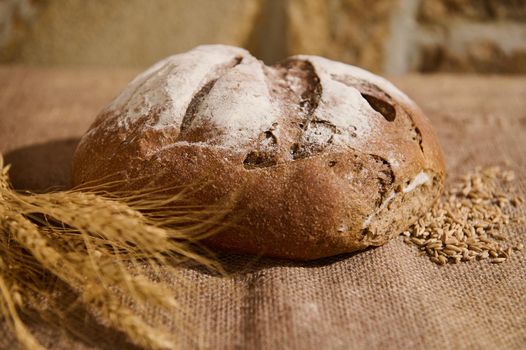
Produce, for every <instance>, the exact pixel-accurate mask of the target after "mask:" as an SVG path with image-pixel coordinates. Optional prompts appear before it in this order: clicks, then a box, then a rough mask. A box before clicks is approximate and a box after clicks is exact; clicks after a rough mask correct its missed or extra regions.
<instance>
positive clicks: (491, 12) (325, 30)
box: [0, 0, 526, 74]
mask: <svg viewBox="0 0 526 350" xmlns="http://www.w3.org/2000/svg"><path fill="white" fill-rule="evenodd" d="M203 43H225V44H232V45H238V46H243V47H246V48H248V49H249V50H250V51H252V52H253V53H254V54H256V55H258V56H259V57H260V58H262V59H263V60H265V61H266V62H267V63H273V62H275V61H278V60H280V59H282V58H284V57H286V56H288V55H290V54H296V53H308V54H317V55H323V56H327V57H330V58H333V59H337V60H341V61H345V62H348V63H352V64H356V65H359V66H362V67H365V68H367V69H370V70H373V71H375V72H379V73H388V74H402V73H406V72H414V71H417V72H439V71H449V72H482V73H511V74H524V73H526V0H374V1H373V0H151V1H149V0H111V1H105V0H90V1H86V0H0V61H1V62H12V63H26V64H33V65H34V64H36V65H104V66H129V67H143V66H147V65H150V64H152V63H153V62H155V61H157V60H159V59H161V58H162V57H165V56H168V55H170V54H173V53H177V52H181V51H185V50H188V49H190V48H191V47H193V46H195V45H199V44H203Z"/></svg>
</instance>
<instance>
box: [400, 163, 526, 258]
mask: <svg viewBox="0 0 526 350" xmlns="http://www.w3.org/2000/svg"><path fill="white" fill-rule="evenodd" d="M514 179H515V175H514V173H513V172H511V171H503V170H501V169H500V168H498V167H492V168H488V169H477V170H475V172H473V173H469V174H466V175H465V176H463V177H462V178H461V180H460V181H459V182H458V183H456V184H454V185H453V186H452V187H451V188H450V189H449V190H448V191H446V192H445V193H444V195H443V197H442V198H441V199H440V200H439V201H438V202H437V203H436V204H435V206H434V207H433V208H432V210H431V211H430V212H428V213H426V214H425V215H424V216H423V217H421V218H420V219H419V220H417V222H416V223H415V224H413V226H411V227H410V229H409V230H407V231H405V232H404V233H403V235H404V237H405V238H404V242H406V243H410V244H411V243H412V244H415V245H417V246H418V247H420V249H422V250H423V251H425V252H426V254H427V255H428V256H429V258H430V259H431V260H432V261H433V262H435V263H437V264H440V265H445V264H446V263H448V262H449V263H458V262H460V261H472V260H473V259H475V258H478V259H479V260H484V259H489V261H490V262H492V263H501V262H503V261H505V260H506V259H508V258H509V257H510V256H511V251H512V247H511V246H510V245H509V244H506V242H507V237H506V236H505V235H504V234H502V233H501V230H502V228H503V227H504V226H506V225H508V224H509V223H510V222H519V221H520V220H518V219H517V218H511V217H510V215H509V214H508V213H507V212H508V211H510V210H511V207H517V206H518V205H520V204H521V203H522V202H523V200H522V197H513V198H512V197H511V195H510V194H509V193H511V192H512V191H511V190H508V192H506V193H505V192H502V191H501V190H499V189H498V185H499V183H509V182H512V181H513V180H514ZM523 247H524V246H523V245H522V244H519V245H517V246H516V247H515V250H517V251H520V250H522V249H523Z"/></svg>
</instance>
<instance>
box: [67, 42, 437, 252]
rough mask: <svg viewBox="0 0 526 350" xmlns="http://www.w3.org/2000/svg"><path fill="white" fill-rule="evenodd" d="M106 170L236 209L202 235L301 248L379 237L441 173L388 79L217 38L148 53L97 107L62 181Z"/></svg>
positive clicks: (412, 113)
mask: <svg viewBox="0 0 526 350" xmlns="http://www.w3.org/2000/svg"><path fill="white" fill-rule="evenodd" d="M112 174H117V175H116V176H118V178H119V179H131V178H136V177H141V178H144V179H148V184H147V185H148V186H157V187H158V186H166V187H170V188H171V187H173V186H191V185H194V184H199V186H198V187H196V189H195V190H194V191H192V192H191V193H192V194H191V197H192V200H194V201H196V202H198V203H200V204H204V205H217V204H219V205H224V206H227V207H228V208H230V209H231V214H229V216H228V217H227V218H226V220H227V221H228V220H229V219H231V220H232V222H234V223H235V224H233V225H231V226H229V227H228V229H225V230H223V231H222V232H220V233H218V234H216V235H214V236H211V237H210V238H208V239H207V243H208V244H209V245H211V246H213V247H218V248H222V249H226V250H230V251H236V252H248V253H255V254H260V255H266V256H274V257H284V258H291V259H301V260H307V259H315V258H320V257H325V256H331V255H335V254H340V253H346V252H352V251H355V250H359V249H363V248H366V247H368V246H377V245H382V244H384V243H386V242H387V241H388V240H389V239H390V238H392V237H394V236H395V235H397V234H399V233H400V232H401V231H402V230H404V229H406V228H407V227H408V226H409V225H410V224H412V223H413V222H414V221H415V220H417V218H418V217H419V216H420V215H422V214H423V213H425V212H426V211H427V210H429V208H430V207H431V206H432V204H433V202H434V201H435V200H436V199H437V198H438V196H439V195H440V193H441V191H442V188H443V184H444V178H445V171H444V163H443V157H442V153H441V150H440V146H439V144H438V142H437V138H436V136H435V134H434V132H433V130H432V128H431V126H430V123H429V121H428V120H427V118H426V117H425V116H424V115H423V113H422V112H421V110H420V109H419V108H418V107H417V106H416V105H415V103H414V102H412V101H411V100H410V99H409V98H408V97H407V96H406V95H405V94H403V93H402V92H401V91H399V90H398V89H397V88H396V87H394V86H393V85H392V84H391V83H389V82H388V81H386V80H384V79H382V78H380V77H378V76H376V75H374V74H372V73H369V72H367V71H365V70H362V69H360V68H357V67H354V66H351V65H347V64H343V63H339V62H335V61H331V60H328V59H325V58H322V57H316V56H304V55H300V56H293V57H290V58H288V59H286V60H284V61H282V62H280V63H278V64H276V65H273V66H266V65H264V64H263V63H262V62H261V61H259V60H257V59H256V58H254V57H253V56H251V55H250V54H249V53H248V52H247V51H246V50H243V49H240V48H235V47H230V46H223V45H207V46H199V47H197V48H195V49H193V50H191V51H189V52H187V53H183V54H179V55H174V56H171V57H168V58H166V59H165V60H163V61H160V62H159V63H157V64H155V65H154V66H152V67H151V68H149V69H148V70H146V71H145V72H144V73H142V74H140V75H139V76H138V77H136V78H135V79H134V80H133V81H132V82H130V84H129V85H128V86H127V87H126V89H125V90H124V91H123V92H122V93H121V94H120V95H119V96H118V97H117V98H116V99H115V100H114V101H113V102H111V103H110V104H109V105H108V106H107V107H106V108H105V109H104V110H103V111H102V112H101V113H100V114H99V115H98V117H97V118H96V120H95V122H94V123H93V125H92V126H91V127H90V129H89V130H88V132H87V133H86V134H85V135H84V136H83V137H82V139H81V141H80V143H79V145H78V147H77V150H76V152H75V156H74V163H73V183H74V185H77V186H78V185H82V184H85V183H87V182H93V181H102V179H104V178H107V176H108V175H112ZM144 185H145V184H142V185H141V186H144Z"/></svg>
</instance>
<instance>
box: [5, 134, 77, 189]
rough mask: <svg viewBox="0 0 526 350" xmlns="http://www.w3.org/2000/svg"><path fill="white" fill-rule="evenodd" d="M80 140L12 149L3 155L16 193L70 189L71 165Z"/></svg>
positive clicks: (72, 139)
mask: <svg viewBox="0 0 526 350" xmlns="http://www.w3.org/2000/svg"><path fill="white" fill-rule="evenodd" d="M79 140H80V139H79V138H67V139H59V140H53V141H49V142H45V143H37V144H33V145H29V146H25V147H20V148H17V149H14V150H12V151H10V152H8V153H6V154H5V155H4V157H5V159H4V162H5V164H11V168H10V169H9V176H10V178H11V183H12V185H13V187H14V188H15V189H16V190H20V191H24V190H28V191H33V192H37V193H42V192H48V191H51V190H64V189H67V188H69V187H70V186H71V164H72V160H73V154H74V153H75V149H76V148H77V144H78V143H79Z"/></svg>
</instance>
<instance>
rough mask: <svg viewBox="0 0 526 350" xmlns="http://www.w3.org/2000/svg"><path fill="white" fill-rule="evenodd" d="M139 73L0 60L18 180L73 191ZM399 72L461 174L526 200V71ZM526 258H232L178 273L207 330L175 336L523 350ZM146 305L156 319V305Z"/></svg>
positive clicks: (239, 344)
mask: <svg viewBox="0 0 526 350" xmlns="http://www.w3.org/2000/svg"><path fill="white" fill-rule="evenodd" d="M136 73H137V72H136V71H130V70H111V71H109V70H103V69H87V68H83V69H75V68H61V69H59V68H34V67H19V66H0V152H2V153H3V154H4V156H5V158H6V160H7V161H8V162H9V163H11V164H12V170H11V176H12V179H13V183H14V185H15V187H16V188H19V189H32V190H36V191H43V190H46V189H48V188H50V187H53V188H64V187H67V186H68V184H69V175H70V162H71V157H72V154H73V152H74V149H75V146H76V143H77V142H78V139H79V137H80V136H81V135H82V134H83V132H85V131H86V129H87V128H88V126H89V125H90V123H91V122H92V121H93V119H94V117H95V115H96V114H97V112H98V111H99V110H101V109H102V107H104V105H105V104H107V103H108V102H109V101H110V100H111V99H112V98H113V97H114V96H116V95H117V94H118V93H119V91H120V90H122V89H123V88H124V86H125V85H126V83H127V82H128V81H129V80H130V79H131V78H132V77H133V76H134V75H135V74H136ZM392 81H393V82H394V83H395V85H397V86H398V87H399V88H401V89H402V90H403V91H405V92H406V93H407V94H408V95H409V96H411V97H412V98H413V99H414V100H415V101H416V102H417V103H418V104H419V105H420V106H421V107H422V109H423V110H424V112H425V113H426V114H427V115H428V117H429V118H430V119H431V122H432V124H433V125H434V127H435V129H436V131H437V134H438V136H439V139H440V142H441V145H442V147H443V149H444V154H445V157H446V166H447V170H448V173H449V177H450V178H454V177H455V176H457V175H461V174H463V173H465V172H466V171H469V170H470V169H473V168H474V167H475V166H489V165H506V167H507V168H510V169H512V170H514V171H515V172H516V173H517V175H518V181H517V184H516V188H517V192H518V193H519V194H522V195H523V196H524V194H525V193H526V182H525V177H524V175H525V174H526V77H499V76H492V77H483V76H452V75H431V76H404V77H394V78H392ZM520 210H521V211H520V212H519V215H522V216H524V215H525V212H524V208H523V209H520ZM504 233H505V234H507V235H508V236H509V237H510V239H511V241H512V242H515V243H517V242H519V241H520V242H524V241H525V226H524V225H522V226H518V225H515V224H514V225H510V226H509V227H507V228H505V229H504ZM525 255H526V254H518V255H515V256H513V257H512V259H510V260H509V261H506V262H505V263H504V264H500V265H490V264H488V263H486V262H477V261H476V262H470V263H461V264H457V265H447V266H443V267H440V266H437V265H435V264H433V263H431V262H430V261H429V260H428V259H427V258H425V257H419V256H417V250H416V249H415V248H414V247H410V246H407V245H404V244H403V243H402V241H401V239H395V240H393V241H391V242H390V243H388V244H386V245H385V246H383V247H379V248H376V249H371V250H367V251H365V252H362V253H358V254H351V255H344V256H339V257H335V258H330V259H322V260H320V261H316V262H309V263H293V262H289V261H283V260H276V259H261V260H258V261H255V262H254V261H253V259H252V258H251V257H246V256H236V255H231V256H226V257H224V263H225V265H226V266H227V267H228V268H229V270H230V271H232V277H231V278H222V277H218V276H214V275H211V274H208V273H206V272H203V271H200V270H196V269H182V270H181V272H180V273H181V275H182V276H183V277H184V278H187V279H188V280H190V281H191V283H192V284H193V285H194V286H195V290H193V292H192V293H188V294H186V295H183V296H181V298H182V299H181V300H182V303H183V304H185V305H188V306H189V307H191V310H192V312H191V316H189V317H190V318H191V319H189V322H191V323H192V324H193V325H194V326H196V327H197V328H199V329H200V330H202V332H200V333H199V334H200V335H199V336H197V337H194V338H192V339H187V338H185V337H184V335H182V334H179V333H177V332H178V331H177V330H176V329H174V330H173V332H174V334H176V335H180V336H181V337H182V338H181V339H182V341H183V348H213V349H233V348H235V349H245V348H246V349H275V348H288V349H321V348H323V349H363V348H369V349H383V348H388V347H389V348H393V347H394V348H405V349H420V348H427V349H435V348H436V349H438V348H440V349H460V348H463V349H478V348H500V349H524V348H526V298H525V295H526V271H525V266H526V265H525V262H526V258H525ZM249 262H251V264H250V265H247V264H248V263H249ZM166 279H167V282H168V283H170V281H172V282H173V279H172V278H171V277H170V276H166ZM174 288H176V286H174ZM148 313H149V315H150V316H148V317H153V318H155V317H158V311H156V310H149V311H148ZM0 326H1V324H0ZM172 326H173V324H172V323H171V322H167V327H172ZM32 327H33V329H34V330H35V331H36V332H37V334H38V335H39V339H41V340H42V342H43V343H44V344H45V345H47V346H48V347H50V348H54V349H88V348H97V349H99V348H100V349H106V348H108V349H110V348H132V346H131V345H130V344H128V343H127V342H126V340H125V339H123V337H122V335H119V334H112V333H111V332H109V331H107V330H104V328H103V327H102V326H100V325H97V324H91V325H90V328H91V329H92V330H93V332H94V333H93V334H94V337H95V338H96V339H94V343H87V342H85V341H83V340H80V339H76V338H72V337H70V336H68V335H67V334H61V333H60V331H58V330H54V329H48V328H47V327H46V326H45V325H42V324H40V325H38V324H36V325H34V326H32ZM102 335H104V336H102ZM10 341H12V338H10V337H9V336H6V337H3V338H2V339H1V340H0V349H8V348H10V344H11V343H10Z"/></svg>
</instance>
